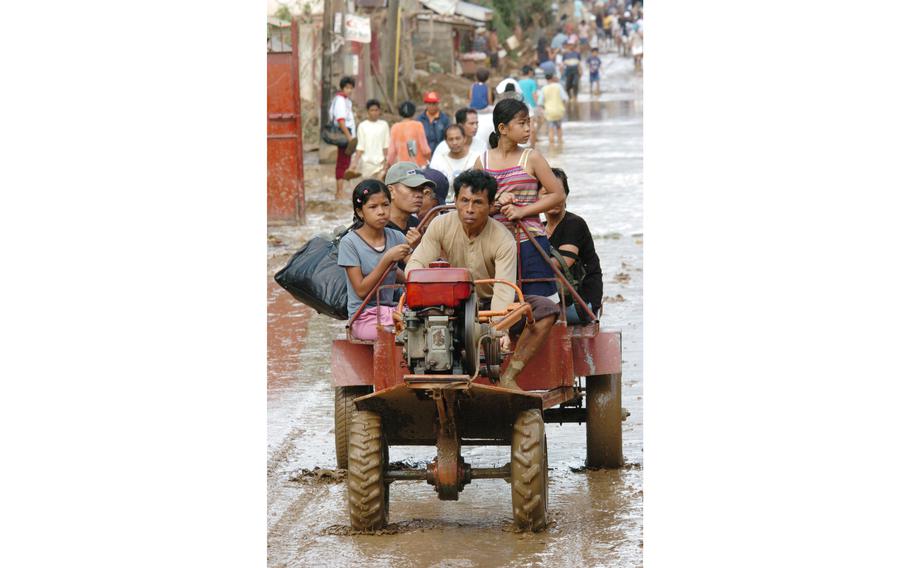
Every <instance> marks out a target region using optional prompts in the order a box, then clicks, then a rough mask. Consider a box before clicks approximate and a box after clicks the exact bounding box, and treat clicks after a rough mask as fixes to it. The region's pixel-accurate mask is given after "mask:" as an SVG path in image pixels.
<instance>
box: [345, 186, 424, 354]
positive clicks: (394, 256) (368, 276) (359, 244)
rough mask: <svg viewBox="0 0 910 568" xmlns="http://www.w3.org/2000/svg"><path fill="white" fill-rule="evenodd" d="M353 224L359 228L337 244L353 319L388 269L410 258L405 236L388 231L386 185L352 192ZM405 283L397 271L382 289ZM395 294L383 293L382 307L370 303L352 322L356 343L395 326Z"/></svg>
mask: <svg viewBox="0 0 910 568" xmlns="http://www.w3.org/2000/svg"><path fill="white" fill-rule="evenodd" d="M352 200H353V206H354V220H355V221H356V222H358V223H360V226H359V227H357V228H356V229H354V230H352V231H350V232H349V233H348V234H347V235H345V236H344V237H343V238H342V239H341V241H340V242H339V243H338V266H342V267H344V269H345V273H346V275H347V284H348V315H349V316H353V315H354V312H356V311H357V308H359V307H360V304H362V303H363V300H364V297H365V296H366V295H367V294H368V293H369V292H370V290H372V289H373V286H375V285H376V283H377V282H379V278H380V276H382V273H383V272H385V269H386V267H388V266H389V265H390V264H395V263H397V262H398V261H399V260H406V259H407V258H408V257H410V255H411V247H410V246H408V244H407V242H406V241H405V236H404V235H403V234H402V233H401V232H399V231H394V230H392V229H389V228H386V224H387V223H388V222H389V211H390V209H391V202H392V196H391V194H390V193H389V188H388V187H386V185H385V184H384V183H382V182H381V181H379V180H375V179H368V180H364V181H362V182H360V183H359V184H357V187H355V188H354V192H353V197H352ZM396 281H398V282H403V281H404V273H403V272H402V271H401V270H400V269H399V268H397V267H394V268H393V269H392V270H390V271H389V273H388V274H387V275H386V277H385V279H384V280H383V281H382V283H383V285H386V284H394V283H395V282H396ZM394 305H395V302H394V290H392V289H387V290H380V292H379V305H376V299H375V298H373V299H371V300H370V302H369V304H367V306H366V307H365V308H364V310H363V311H362V312H361V313H360V315H359V316H358V317H357V319H356V320H354V321H353V322H351V335H353V336H354V337H355V338H357V339H366V340H372V339H376V338H377V337H378V334H377V332H376V326H377V325H393V322H392V310H393V308H392V306H394Z"/></svg>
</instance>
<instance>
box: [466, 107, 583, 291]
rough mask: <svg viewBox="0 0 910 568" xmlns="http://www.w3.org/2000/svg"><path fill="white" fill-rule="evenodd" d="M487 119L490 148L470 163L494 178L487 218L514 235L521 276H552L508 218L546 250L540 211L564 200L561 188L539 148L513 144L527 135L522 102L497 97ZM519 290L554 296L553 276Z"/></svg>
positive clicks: (525, 139)
mask: <svg viewBox="0 0 910 568" xmlns="http://www.w3.org/2000/svg"><path fill="white" fill-rule="evenodd" d="M493 124H494V130H493V132H492V133H491V134H490V148H491V149H490V150H487V151H486V152H484V153H483V154H482V155H481V156H480V158H478V159H477V161H476V162H475V163H474V168H475V169H482V170H485V171H487V172H488V173H489V174H490V175H492V176H493V178H495V179H496V184H497V189H496V200H495V202H494V203H493V211H494V214H493V218H494V219H496V220H497V221H499V222H501V223H503V224H504V225H505V226H506V227H508V228H509V229H510V230H511V231H512V232H513V233H515V232H517V234H518V236H519V241H520V248H519V256H520V257H521V262H520V264H519V270H520V276H521V278H523V279H524V278H554V277H555V276H554V274H553V268H552V266H551V265H550V264H549V262H548V261H547V260H545V259H544V258H543V257H541V255H540V253H538V252H537V249H536V248H535V247H534V245H533V244H531V242H530V240H529V239H528V236H527V234H525V232H524V231H522V230H521V229H519V228H518V226H517V225H515V224H514V223H512V221H518V220H522V221H523V222H524V224H525V226H526V227H527V228H528V232H530V233H531V237H532V238H534V240H536V241H537V242H538V244H540V246H541V247H542V248H543V250H545V251H548V250H550V243H549V241H548V240H547V233H546V230H545V229H544V226H543V224H542V223H541V222H540V214H541V213H544V212H546V211H548V210H550V209H553V208H554V207H557V206H559V205H560V204H562V203H564V202H565V200H566V192H565V189H564V188H563V185H562V183H561V182H560V181H559V179H558V178H557V177H556V176H555V175H554V174H553V170H552V169H551V168H550V164H549V163H547V160H546V158H544V157H543V154H541V153H540V152H538V151H537V150H534V149H531V148H524V149H522V148H520V147H519V146H518V145H519V144H526V143H527V142H528V139H529V138H530V137H531V117H530V113H529V112H528V107H527V105H525V104H524V103H523V102H521V101H519V100H516V99H503V100H501V101H499V102H498V103H496V107H495V108H494V109H493ZM540 186H543V187H545V188H546V189H547V195H545V196H541V195H540V189H539V188H540ZM522 291H523V292H524V293H525V294H529V295H535V296H553V297H557V296H555V295H556V283H555V282H529V283H526V284H524V285H523V286H522ZM557 301H558V300H557Z"/></svg>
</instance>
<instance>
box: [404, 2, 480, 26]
mask: <svg viewBox="0 0 910 568" xmlns="http://www.w3.org/2000/svg"><path fill="white" fill-rule="evenodd" d="M420 3H421V4H423V5H424V6H426V7H427V8H429V9H430V10H432V11H433V12H435V13H437V14H439V15H441V16H453V15H458V16H464V17H465V18H469V19H471V20H475V21H477V22H489V21H490V20H492V19H493V10H491V9H490V8H485V7H484V6H480V5H478V4H471V3H470V2H463V1H462V0H420Z"/></svg>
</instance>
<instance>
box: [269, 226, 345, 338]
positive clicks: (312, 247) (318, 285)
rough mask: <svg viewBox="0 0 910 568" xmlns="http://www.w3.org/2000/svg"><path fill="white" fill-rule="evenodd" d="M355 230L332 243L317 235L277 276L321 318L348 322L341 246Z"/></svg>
mask: <svg viewBox="0 0 910 568" xmlns="http://www.w3.org/2000/svg"><path fill="white" fill-rule="evenodd" d="M353 227H354V226H353V225H351V226H350V227H347V228H346V229H344V230H343V231H342V232H341V233H340V234H339V235H337V236H336V237H335V238H334V239H331V240H329V239H328V237H327V236H323V235H317V236H315V237H313V238H312V239H310V240H309V241H307V243H306V244H305V245H303V248H302V249H300V250H299V251H297V252H296V253H294V256H292V257H291V260H289V261H288V263H287V266H285V267H284V268H282V269H281V270H279V271H278V273H277V274H275V282H278V284H279V285H280V286H281V287H282V288H284V289H285V290H287V291H288V292H290V293H291V295H292V296H294V298H296V299H297V300H299V301H301V302H303V303H304V304H306V305H308V306H310V307H311V308H313V309H314V310H316V311H317V312H319V313H320V314H323V315H327V316H329V317H333V318H335V319H340V320H346V319H348V287H347V277H346V276H345V271H344V268H342V267H340V266H338V243H339V241H341V238H342V237H343V236H345V235H346V234H347V232H348V231H350V230H351V229H352V228H353Z"/></svg>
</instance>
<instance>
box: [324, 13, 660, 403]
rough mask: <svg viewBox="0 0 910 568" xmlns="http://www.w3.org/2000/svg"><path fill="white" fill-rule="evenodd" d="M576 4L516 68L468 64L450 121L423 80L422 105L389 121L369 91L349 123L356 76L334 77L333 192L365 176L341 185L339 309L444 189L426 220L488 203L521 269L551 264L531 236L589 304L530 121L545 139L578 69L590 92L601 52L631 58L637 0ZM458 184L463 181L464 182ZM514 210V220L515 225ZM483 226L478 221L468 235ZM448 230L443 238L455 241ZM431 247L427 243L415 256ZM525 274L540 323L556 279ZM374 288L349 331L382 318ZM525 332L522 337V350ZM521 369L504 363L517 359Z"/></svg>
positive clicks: (477, 45) (571, 223) (583, 248)
mask: <svg viewBox="0 0 910 568" xmlns="http://www.w3.org/2000/svg"><path fill="white" fill-rule="evenodd" d="M575 8H576V14H575V16H576V17H575V18H574V20H573V21H568V19H567V18H565V16H563V20H562V21H561V22H560V23H559V25H558V26H557V29H556V31H555V33H553V35H552V37H545V36H541V37H539V38H538V39H537V41H536V49H535V52H534V54H533V57H532V59H531V60H529V61H527V62H526V64H525V65H524V66H523V67H522V68H521V74H520V77H506V78H504V79H502V80H501V81H500V82H499V83H498V84H496V85H495V86H494V85H492V84H491V83H490V82H489V81H490V72H489V70H488V69H485V68H483V67H481V68H479V69H478V70H477V71H476V73H475V80H474V82H473V83H472V84H471V86H470V89H469V91H468V92H467V93H466V95H467V101H468V104H467V106H465V107H463V108H459V109H456V110H455V112H454V113H452V117H453V118H454V122H453V121H452V118H450V115H449V114H448V113H447V112H445V110H443V109H442V108H441V107H440V103H441V100H440V97H439V95H438V94H437V93H436V92H432V91H431V92H427V93H424V94H423V99H422V101H423V104H424V108H423V109H422V110H421V112H420V114H419V115H418V114H417V111H418V109H417V105H416V104H415V103H414V102H412V101H404V102H402V103H400V104H399V106H398V109H397V110H398V114H399V116H400V117H401V120H399V121H398V122H396V123H395V124H393V125H391V126H390V125H389V124H388V122H386V121H385V120H383V119H382V118H381V114H382V113H381V105H380V102H379V101H377V100H375V99H371V100H369V101H367V103H366V111H367V113H366V116H367V118H366V120H364V121H362V122H360V124H355V118H354V114H353V105H352V103H351V99H350V97H351V93H352V92H353V90H354V87H355V82H354V79H352V78H350V77H344V78H342V80H341V82H340V84H339V88H340V90H339V92H338V93H337V95H336V96H335V98H334V99H333V102H332V106H331V109H330V113H329V117H330V120H331V121H332V124H334V125H337V126H338V128H339V129H340V130H342V132H343V133H344V135H345V139H346V141H347V143H346V144H344V145H340V146H339V148H338V155H337V158H336V167H335V178H336V183H337V185H336V197H337V198H339V199H342V198H344V197H345V196H346V192H345V191H344V183H345V181H346V180H350V179H354V178H358V177H362V178H363V181H361V182H360V183H359V184H358V185H357V186H356V187H355V188H354V190H353V194H352V195H351V199H352V204H353V209H354V215H355V219H356V220H357V223H358V224H359V228H358V229H357V231H355V232H352V233H350V234H348V236H346V237H345V239H344V240H343V241H342V244H343V245H344V246H343V251H344V254H343V255H342V254H339V264H341V265H342V266H345V268H346V270H347V273H348V275H349V279H348V295H349V311H350V312H353V309H351V308H354V305H355V304H359V303H360V302H362V301H363V295H364V294H365V293H366V291H368V290H369V289H370V288H371V287H372V286H373V284H375V280H377V279H378V278H379V273H380V272H382V271H384V270H385V268H386V267H388V266H389V265H390V264H395V263H397V264H398V268H399V269H404V268H405V267H406V266H411V265H410V264H407V263H408V261H409V259H411V256H412V254H416V252H417V251H415V247H416V246H417V243H418V242H422V241H421V236H420V234H419V233H418V232H417V230H416V227H417V226H418V224H419V222H420V220H421V219H423V217H424V216H425V215H427V213H428V212H429V211H430V210H432V209H433V208H434V207H436V206H437V205H442V204H446V203H449V204H451V203H455V204H456V206H457V210H458V219H459V222H458V223H456V222H455V221H453V220H452V218H450V219H449V221H451V222H448V221H447V222H446V225H445V227H443V226H442V225H438V226H437V230H436V232H435V233H433V234H434V235H436V236H435V237H434V238H436V239H441V238H443V235H444V234H447V233H448V232H453V231H454V233H453V234H455V233H457V235H461V234H462V233H465V234H467V235H468V236H469V237H470V234H471V233H472V230H474V229H472V228H471V227H472V226H473V227H474V228H475V229H476V227H477V225H476V223H478V222H480V221H478V219H481V218H482V219H483V221H482V223H481V225H483V224H485V223H487V221H486V219H487V217H489V222H490V223H494V224H496V225H497V226H498V225H501V226H502V227H504V228H505V229H506V230H507V231H508V234H510V235H511V237H510V239H511V241H510V242H512V245H511V246H512V247H513V248H514V246H515V244H514V243H515V242H516V241H517V242H518V243H519V246H518V249H520V251H521V253H520V254H519V255H517V259H519V260H517V262H518V264H519V265H520V266H518V268H519V269H520V273H521V274H522V275H523V277H524V278H535V279H541V278H548V277H552V276H553V272H552V270H553V268H552V265H551V264H550V263H549V262H548V261H547V260H545V259H542V258H540V256H539V254H538V253H537V251H536V247H532V244H531V240H534V241H536V242H537V244H538V245H540V246H541V247H542V248H543V250H545V251H550V254H551V255H553V256H554V257H557V258H558V260H559V263H558V264H559V265H560V266H561V267H562V271H563V272H564V273H565V275H566V277H567V278H569V281H570V283H571V285H572V286H573V287H574V288H576V290H577V291H578V293H579V295H580V297H581V298H582V299H583V300H584V302H585V303H586V305H587V307H588V308H590V309H591V310H592V311H593V312H594V313H597V311H598V310H599V309H600V306H601V301H602V298H601V295H602V291H603V286H602V274H601V270H600V261H599V259H598V258H597V254H596V252H594V244H593V239H592V237H591V233H590V231H589V230H588V227H587V224H586V223H585V221H584V219H582V218H581V217H579V216H578V215H575V214H573V213H571V212H568V211H566V206H565V202H566V197H567V196H568V194H569V183H568V176H567V175H566V173H565V172H564V171H562V170H560V169H558V168H557V169H552V168H551V167H550V165H549V163H548V162H547V160H546V158H545V157H544V155H543V154H541V153H540V152H539V151H537V150H536V149H535V146H536V143H537V134H538V130H539V129H540V128H544V127H545V128H546V129H547V134H548V140H549V143H550V144H551V145H554V144H562V142H563V128H562V123H563V120H564V118H565V115H566V111H567V105H568V104H570V102H571V101H573V100H575V99H576V98H577V97H578V94H579V90H580V85H581V81H582V79H583V77H584V76H585V72H586V73H587V79H588V86H589V91H590V93H591V94H592V95H595V96H598V95H599V94H600V93H601V70H602V69H603V68H604V67H605V64H604V60H603V59H602V57H604V56H606V55H607V54H608V53H615V54H616V57H632V58H633V60H634V66H635V69H636V70H637V71H640V70H641V68H642V60H643V53H644V48H643V11H642V6H641V3H640V2H639V3H636V4H634V5H632V4H628V5H627V4H625V3H624V2H623V1H622V0H605V1H604V0H597V1H596V2H588V3H585V2H581V1H576V3H575ZM494 43H495V44H496V46H495V47H498V39H497V38H496V36H495V34H493V33H486V32H483V33H478V34H477V36H476V39H475V42H474V45H473V47H474V49H475V51H482V52H487V53H490V52H495V51H496V49H494V45H493V44H494ZM608 62H612V60H609V61H608ZM490 65H491V66H492V67H493V68H494V69H495V67H496V65H497V62H496V61H494V60H492V59H491V60H490ZM415 115H417V117H416V118H415ZM488 186H489V187H488ZM450 188H452V190H450ZM461 188H466V189H467V191H466V192H464V193H462V192H460V189H461ZM484 196H486V197H484ZM477 211H480V213H477ZM518 221H522V223H521V225H523V228H522V229H521V230H519V227H518V225H519V224H518V223H517V222H518ZM434 222H435V221H434ZM472 224H473V225H472ZM432 226H433V225H432V224H431V227H432ZM496 231H497V232H496V235H497V236H495V237H494V236H492V234H488V233H489V231H487V232H485V233H483V234H484V235H487V236H485V237H484V238H485V239H493V240H496V242H497V243H498V242H499V240H500V239H502V238H503V237H502V235H500V234H499V232H498V231H500V230H499V229H496ZM481 232H482V231H480V229H477V234H478V235H480V233H481ZM428 234H429V233H428ZM503 234H505V233H503ZM396 235H397V236H396ZM457 235H456V236H455V237H452V236H449V237H446V238H449V239H452V238H454V239H456V241H457V240H458V238H459V237H457ZM453 242H455V241H453ZM458 242H460V241H458ZM500 244H501V243H500ZM497 246H499V245H498V244H497ZM437 252H438V251H436V249H432V250H431V251H430V252H427V251H426V250H425V251H424V253H423V255H422V256H421V258H422V257H423V256H427V255H429V256H434V255H436V253H437ZM448 252H449V254H450V256H451V255H452V254H454V255H455V256H456V257H457V258H458V259H459V261H460V262H463V263H467V264H468V265H469V267H470V268H471V269H472V272H476V273H477V274H475V277H477V278H481V277H490V276H491V275H492V274H493V272H495V270H494V268H495V267H492V266H491V265H489V263H490V262H491V260H490V259H481V258H478V259H471V258H469V257H470V255H467V256H464V251H448ZM459 255H461V256H459ZM429 256H427V258H429ZM425 260H426V259H423V260H421V261H419V262H418V265H420V264H421V263H423V262H424V261H425ZM485 262H486V263H487V264H484V263H485ZM472 263H473V264H472ZM401 278H403V271H401V270H398V271H397V275H396V271H390V272H389V275H388V276H387V277H386V280H389V282H394V281H395V280H396V279H398V280H400V279H401ZM523 287H524V292H525V293H526V294H527V296H526V297H527V298H533V299H534V300H533V302H532V303H533V304H534V305H533V308H534V316H535V318H534V319H535V320H539V321H541V322H543V323H542V324H541V325H540V326H538V327H537V331H538V332H541V330H544V331H543V332H542V333H544V334H545V333H546V329H548V325H552V322H553V321H555V316H554V314H555V312H554V311H553V308H554V306H556V305H557V303H558V302H559V298H560V295H559V294H560V293H559V292H558V291H557V287H556V286H555V284H554V283H553V282H532V283H527V284H525V285H524V286H523ZM563 292H564V291H563ZM485 296H486V300H487V301H489V300H490V299H491V298H492V294H491V293H487V294H485ZM563 297H565V294H564V293H563ZM379 300H380V301H379V303H378V304H376V303H374V304H373V305H371V306H370V308H369V309H367V310H364V311H363V313H362V314H361V316H360V318H359V319H360V320H361V321H358V322H355V326H354V332H355V336H358V337H362V338H370V337H371V336H372V335H374V334H375V325H376V324H377V323H379V324H383V325H388V324H389V322H390V321H391V319H390V318H391V315H390V314H391V312H390V308H388V306H389V305H391V304H390V300H389V299H388V298H380V299H379ZM494 301H495V299H494ZM568 303H571V301H569V302H568ZM585 314H586V310H582V309H580V308H579V307H578V306H577V305H574V304H573V305H572V306H571V309H569V310H567V312H566V317H567V321H568V322H569V323H585V322H586V321H587V320H588V319H590V318H588V317H587V316H586V315H585ZM550 316H554V317H553V318H551V317H550ZM548 322H549V323H548ZM371 330H372V331H371ZM534 341H536V340H527V341H525V344H526V347H527V344H531V347H529V349H531V350H532V351H533V349H536V347H534V346H533V345H534ZM516 353H518V351H517V350H516ZM509 369H512V366H510V367H509ZM519 370H520V367H516V368H515V373H517V372H518V371H519ZM511 379H514V375H512V376H510V377H505V380H504V381H503V382H504V385H508V386H509V387H510V388H517V386H516V385H515V384H514V381H512V380H511Z"/></svg>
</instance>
